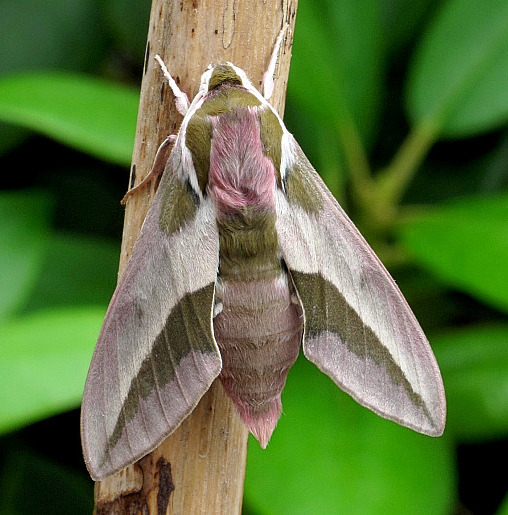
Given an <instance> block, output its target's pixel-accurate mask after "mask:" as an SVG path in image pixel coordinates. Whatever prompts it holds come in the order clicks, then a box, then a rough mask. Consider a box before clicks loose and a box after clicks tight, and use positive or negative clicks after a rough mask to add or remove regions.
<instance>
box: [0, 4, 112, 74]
mask: <svg viewBox="0 0 508 515" xmlns="http://www.w3.org/2000/svg"><path fill="white" fill-rule="evenodd" d="M101 4H102V2H97V1H95V0H73V1H72V2H69V1H68V0H51V1H50V2H38V1H34V0H2V1H1V2H0V48H1V49H2V59H0V73H1V74H5V73H6V72H12V71H14V70H22V69H30V70H35V69H43V68H56V67H58V68H59V69H62V68H64V69H69V70H70V69H74V70H78V69H81V70H83V69H87V70H92V69H97V67H100V64H101V63H100V60H101V59H102V55H103V53H104V51H105V47H106V43H107V40H106V34H105V33H104V26H103V23H102V21H103V20H102V13H101Z"/></svg>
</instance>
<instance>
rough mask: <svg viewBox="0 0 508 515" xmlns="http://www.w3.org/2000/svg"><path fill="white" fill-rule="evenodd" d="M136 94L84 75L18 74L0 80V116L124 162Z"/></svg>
mask: <svg viewBox="0 0 508 515" xmlns="http://www.w3.org/2000/svg"><path fill="white" fill-rule="evenodd" d="M138 98H139V94H138V92H137V91H135V90H133V89H132V88H128V87H125V86H120V85H118V84H113V83H110V82H106V81H103V80H100V79H95V78H92V77H87V76H83V75H77V74H71V73H66V72H46V73H44V72H36V73H23V74H18V75H11V76H8V77H4V78H3V79H1V80H0V120H2V121H4V122H9V123H13V124H17V125H21V126H23V127H27V128H30V129H33V130H36V131H39V132H41V133H43V134H46V135H47V136H50V137H52V138H55V139H57V140H58V141H61V142H63V143H65V144H68V145H70V146H72V147H74V148H77V149H79V150H82V151H83V152H87V153H90V154H91V155H93V156H96V157H98V158H101V159H106V160H108V161H111V162H114V163H119V164H129V163H130V159H131V154H132V147H133V144H134V132H135V128H136V113H137V108H138Z"/></svg>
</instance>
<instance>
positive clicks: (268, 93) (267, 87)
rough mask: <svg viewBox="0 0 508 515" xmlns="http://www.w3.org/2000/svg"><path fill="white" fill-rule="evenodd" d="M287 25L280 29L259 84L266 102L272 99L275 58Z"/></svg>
mask: <svg viewBox="0 0 508 515" xmlns="http://www.w3.org/2000/svg"><path fill="white" fill-rule="evenodd" d="M288 27H289V25H288V24H287V23H286V24H285V25H284V27H282V29H281V31H280V32H279V35H278V36H277V39H276V40H275V45H274V46H273V51H272V56H271V57H270V63H269V64H268V68H267V70H266V71H265V73H264V74H263V81H262V83H261V91H262V93H263V96H264V97H265V99H266V100H269V99H270V98H271V97H272V93H273V88H274V85H275V84H274V81H273V76H274V74H275V65H276V64H277V56H278V55H279V50H280V45H281V43H282V39H283V37H284V35H285V34H286V30H287V29H288Z"/></svg>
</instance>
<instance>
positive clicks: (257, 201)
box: [208, 107, 275, 214]
mask: <svg viewBox="0 0 508 515" xmlns="http://www.w3.org/2000/svg"><path fill="white" fill-rule="evenodd" d="M211 128H212V131H211V132H212V145H211V152H210V172H209V179H208V190H209V193H210V195H212V197H213V198H214V200H215V203H216V207H217V210H218V213H219V214H220V213H224V214H226V213H235V212H241V211H242V210H244V209H246V208H247V209H248V208H254V209H259V210H262V211H271V212H274V211H275V169H274V165H273V163H272V161H271V160H270V159H269V158H268V157H267V156H266V155H265V154H264V152H263V143H262V141H261V138H260V127H259V118H258V109H257V108H255V107H252V108H251V107H245V108H238V109H235V110H234V111H232V112H229V113H224V114H222V115H220V116H216V117H213V118H212V119H211Z"/></svg>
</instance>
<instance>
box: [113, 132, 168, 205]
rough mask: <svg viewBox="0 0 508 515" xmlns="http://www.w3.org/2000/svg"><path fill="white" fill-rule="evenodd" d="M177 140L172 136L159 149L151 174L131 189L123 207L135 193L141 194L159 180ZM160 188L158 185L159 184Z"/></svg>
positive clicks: (124, 199) (123, 201) (123, 202)
mask: <svg viewBox="0 0 508 515" xmlns="http://www.w3.org/2000/svg"><path fill="white" fill-rule="evenodd" d="M175 140H176V136H175V135H174V134H172V135H171V136H168V137H167V138H166V139H165V140H164V141H163V142H162V143H161V145H160V147H159V148H158V149H157V154H155V159H154V162H153V167H152V170H151V171H150V173H149V174H148V175H147V176H146V177H145V178H144V179H143V180H142V181H141V182H140V183H139V184H138V185H137V186H135V187H134V188H131V189H130V190H129V191H128V192H127V193H126V194H125V196H124V198H123V199H122V200H121V201H120V203H121V204H122V205H125V203H126V202H127V199H129V197H131V196H132V195H134V193H137V192H139V191H140V190H142V189H144V188H146V187H147V186H148V185H149V184H150V183H151V182H152V181H153V180H157V181H158V180H159V179H160V177H161V175H162V172H163V171H164V168H165V166H166V161H167V155H166V154H167V149H168V147H169V146H170V145H172V144H173V143H174V142H175ZM157 186H158V184H157Z"/></svg>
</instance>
